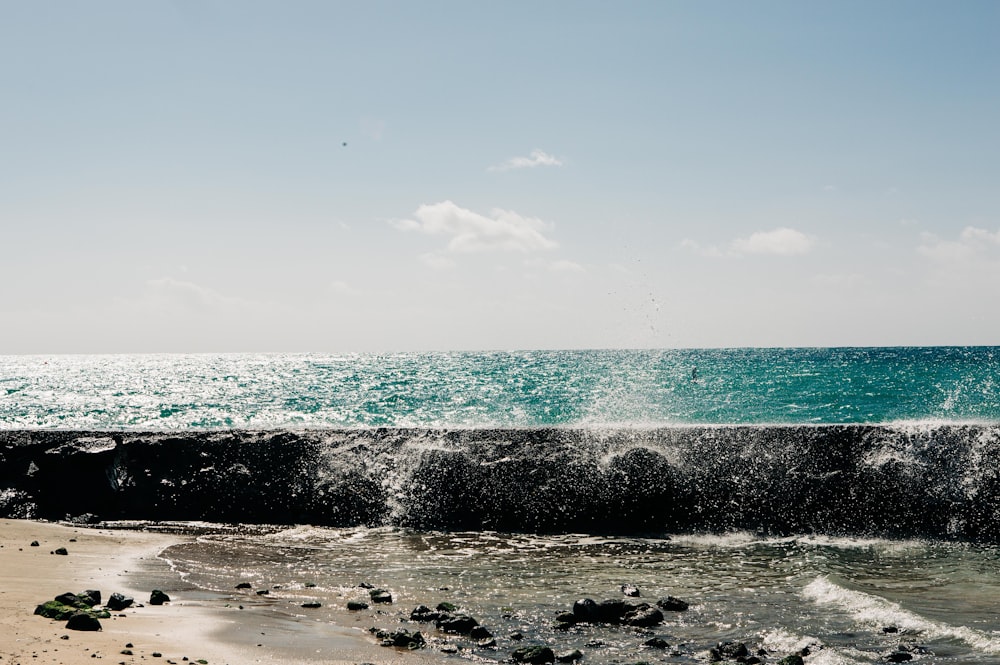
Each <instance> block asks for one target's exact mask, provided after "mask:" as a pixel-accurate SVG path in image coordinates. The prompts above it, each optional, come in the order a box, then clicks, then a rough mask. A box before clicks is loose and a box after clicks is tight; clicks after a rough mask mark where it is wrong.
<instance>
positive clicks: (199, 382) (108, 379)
mask: <svg viewBox="0 0 1000 665" xmlns="http://www.w3.org/2000/svg"><path fill="white" fill-rule="evenodd" d="M998 378H1000V347H910V348H815V349H711V350H661V351H655V350H654V351H642V350H636V351H612V350H604V351H515V352H476V353H471V352H470V353H396V354H357V355H333V354H273V355H267V354H220V355H53V356H0V428H7V429H21V428H60V429H81V430H86V429H121V430H170V431H176V430H185V429H228V428H237V429H240V428H249V429H281V428H310V429H312V428H365V427H434V428H453V427H550V426H572V427H601V426H660V425H674V424H806V423H815V424H831V423H894V422H911V421H915V422H925V421H942V422H998V421H1000V383H998ZM693 379H694V380H693Z"/></svg>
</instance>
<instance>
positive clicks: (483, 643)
mask: <svg viewBox="0 0 1000 665" xmlns="http://www.w3.org/2000/svg"><path fill="white" fill-rule="evenodd" d="M476 646H477V647H479V648H481V649H495V648H496V646H497V641H496V640H495V639H493V638H492V637H486V638H483V639H481V640H477V641H476Z"/></svg>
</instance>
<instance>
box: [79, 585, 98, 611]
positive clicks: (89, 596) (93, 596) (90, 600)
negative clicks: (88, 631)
mask: <svg viewBox="0 0 1000 665" xmlns="http://www.w3.org/2000/svg"><path fill="white" fill-rule="evenodd" d="M79 597H80V602H81V603H83V604H84V605H87V606H88V607H93V606H94V605H100V604H101V592H100V591H98V590H97V589H87V590H86V591H84V592H83V593H81V594H79Z"/></svg>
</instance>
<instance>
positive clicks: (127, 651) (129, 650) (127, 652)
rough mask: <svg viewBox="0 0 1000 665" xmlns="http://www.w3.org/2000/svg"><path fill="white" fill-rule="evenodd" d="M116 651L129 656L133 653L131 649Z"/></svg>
mask: <svg viewBox="0 0 1000 665" xmlns="http://www.w3.org/2000/svg"><path fill="white" fill-rule="evenodd" d="M118 653H120V654H121V655H123V656H131V655H133V654H132V650H131V649H122V650H121V651H119V652H118Z"/></svg>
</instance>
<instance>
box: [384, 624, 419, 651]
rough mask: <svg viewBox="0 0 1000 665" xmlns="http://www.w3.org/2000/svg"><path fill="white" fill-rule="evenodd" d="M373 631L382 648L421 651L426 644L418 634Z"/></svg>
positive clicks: (398, 631)
mask: <svg viewBox="0 0 1000 665" xmlns="http://www.w3.org/2000/svg"><path fill="white" fill-rule="evenodd" d="M373 630H374V631H375V637H377V638H378V639H379V640H381V643H382V646H384V647H398V648H402V649H410V650H411V651H412V650H414V649H421V648H423V647H424V645H425V644H426V642H425V640H424V636H423V635H421V634H420V633H419V632H416V633H411V632H410V631H408V630H394V631H391V632H390V631H387V630H377V629H373Z"/></svg>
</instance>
